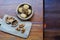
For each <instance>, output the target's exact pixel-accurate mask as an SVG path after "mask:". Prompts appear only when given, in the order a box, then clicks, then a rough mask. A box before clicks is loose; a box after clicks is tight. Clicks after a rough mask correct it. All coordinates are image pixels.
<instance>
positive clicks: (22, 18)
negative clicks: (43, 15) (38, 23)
mask: <svg viewBox="0 0 60 40" xmlns="http://www.w3.org/2000/svg"><path fill="white" fill-rule="evenodd" d="M22 4H28V5H30V6H31V4H29V3H21V4H19V5H18V6H17V9H16V14H17V16H18V17H19V18H20V19H22V20H28V19H30V18H31V17H32V16H33V9H32V13H31V14H30V16H29V17H27V18H22V17H20V16H19V14H18V12H17V10H18V8H19V6H20V5H22ZM31 7H32V6H31Z"/></svg>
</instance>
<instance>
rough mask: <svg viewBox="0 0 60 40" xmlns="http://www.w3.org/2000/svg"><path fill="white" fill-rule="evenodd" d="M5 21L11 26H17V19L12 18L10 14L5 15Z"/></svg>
mask: <svg viewBox="0 0 60 40" xmlns="http://www.w3.org/2000/svg"><path fill="white" fill-rule="evenodd" d="M5 21H6V23H7V24H11V25H12V26H17V24H18V21H17V20H16V19H15V18H13V17H12V16H8V17H6V19H5Z"/></svg>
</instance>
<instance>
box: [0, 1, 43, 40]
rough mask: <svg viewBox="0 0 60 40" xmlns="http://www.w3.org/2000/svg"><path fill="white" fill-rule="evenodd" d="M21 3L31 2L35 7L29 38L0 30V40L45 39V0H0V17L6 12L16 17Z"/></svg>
mask: <svg viewBox="0 0 60 40" xmlns="http://www.w3.org/2000/svg"><path fill="white" fill-rule="evenodd" d="M21 3H29V4H31V6H32V8H33V13H34V15H33V17H32V18H31V19H30V20H29V21H31V22H32V23H33V25H32V29H31V32H30V35H29V37H28V38H27V39H23V38H20V37H17V36H13V35H10V34H7V33H4V32H1V31H0V40H43V26H42V25H43V0H0V18H3V16H4V15H5V14H8V15H11V16H15V17H16V8H17V6H18V5H19V4H21Z"/></svg>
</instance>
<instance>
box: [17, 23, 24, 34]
mask: <svg viewBox="0 0 60 40" xmlns="http://www.w3.org/2000/svg"><path fill="white" fill-rule="evenodd" d="M24 26H25V25H24V24H20V25H19V26H18V27H17V28H16V30H17V31H21V32H22V33H24V32H25V28H24Z"/></svg>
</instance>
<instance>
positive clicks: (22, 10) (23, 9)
mask: <svg viewBox="0 0 60 40" xmlns="http://www.w3.org/2000/svg"><path fill="white" fill-rule="evenodd" d="M18 13H19V14H20V17H22V18H27V17H29V15H30V14H31V13H32V8H31V6H30V5H28V4H23V5H21V6H19V8H18Z"/></svg>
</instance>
